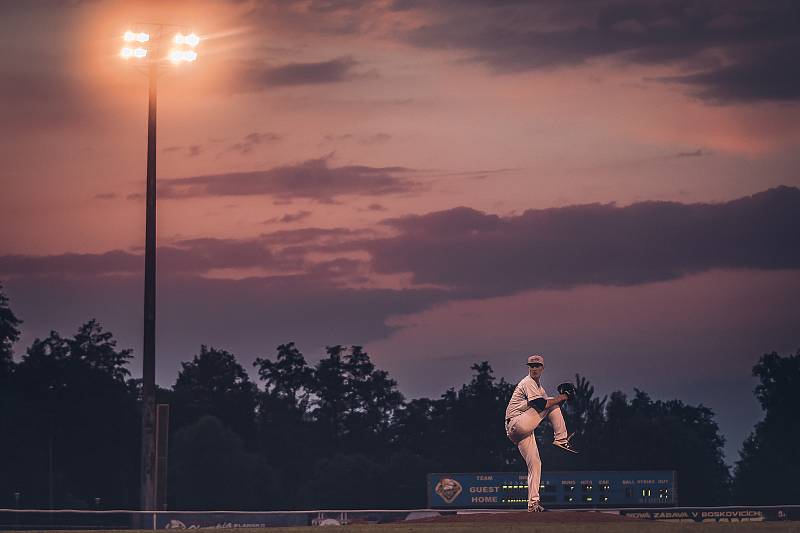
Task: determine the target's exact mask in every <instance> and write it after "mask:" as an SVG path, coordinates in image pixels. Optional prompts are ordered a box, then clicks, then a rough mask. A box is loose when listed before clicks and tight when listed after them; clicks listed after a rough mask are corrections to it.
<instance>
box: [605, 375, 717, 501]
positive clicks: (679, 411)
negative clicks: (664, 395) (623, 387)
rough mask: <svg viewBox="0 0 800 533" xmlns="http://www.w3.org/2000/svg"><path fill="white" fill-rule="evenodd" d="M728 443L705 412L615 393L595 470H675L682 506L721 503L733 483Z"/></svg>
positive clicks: (678, 403)
mask: <svg viewBox="0 0 800 533" xmlns="http://www.w3.org/2000/svg"><path fill="white" fill-rule="evenodd" d="M724 444H725V439H724V438H723V437H722V436H721V435H720V434H719V427H718V426H717V423H716V422H715V421H714V413H713V412H712V411H711V409H709V408H707V407H704V406H702V405H699V406H690V405H686V404H684V403H683V402H681V401H679V400H670V401H666V402H665V401H660V400H659V401H653V400H651V399H650V397H649V396H648V395H647V394H646V393H645V392H643V391H640V390H636V394H635V396H634V397H633V399H632V400H630V401H628V399H627V397H626V396H625V394H623V393H622V392H619V391H617V392H614V393H612V394H611V397H610V398H609V400H608V402H607V404H606V422H605V424H604V425H603V427H602V430H601V432H600V438H599V442H598V449H599V452H598V455H596V456H595V461H596V462H595V463H594V469H597V470H676V471H677V473H678V484H679V487H680V489H679V497H680V503H681V504H683V505H714V504H722V503H726V502H727V500H728V486H729V482H730V475H729V473H728V468H727V466H725V463H724V461H723V452H722V447H723V446H724Z"/></svg>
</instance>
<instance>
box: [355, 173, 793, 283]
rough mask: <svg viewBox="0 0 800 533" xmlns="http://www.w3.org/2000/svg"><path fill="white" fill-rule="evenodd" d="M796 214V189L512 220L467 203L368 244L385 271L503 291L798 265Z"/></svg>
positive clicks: (400, 222) (412, 219) (534, 213)
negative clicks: (707, 201) (705, 201)
mask: <svg viewBox="0 0 800 533" xmlns="http://www.w3.org/2000/svg"><path fill="white" fill-rule="evenodd" d="M799 217H800V190H799V189H797V188H790V187H780V188H777V189H771V190H769V191H766V192H763V193H759V194H756V195H754V196H752V197H747V198H742V199H739V200H735V201H731V202H727V203H724V204H688V205H687V204H678V203H671V202H645V203H638V204H633V205H631V206H628V207H616V206H614V205H613V204H608V205H599V204H593V205H581V206H571V207H564V208H557V209H545V210H529V211H526V212H524V213H523V214H521V215H519V216H512V217H507V218H501V217H498V216H496V215H487V214H484V213H481V212H479V211H475V210H473V209H469V208H466V207H462V208H456V209H452V210H449V211H441V212H437V213H432V214H429V215H423V216H408V217H403V218H398V219H391V220H388V221H386V224H388V225H390V226H391V227H393V228H395V229H396V230H397V231H398V232H399V234H398V235H396V236H394V237H391V238H386V239H374V240H371V241H369V242H366V243H365V244H364V246H365V247H366V248H367V249H368V250H369V251H370V253H371V255H372V268H373V269H374V270H375V271H376V272H378V273H383V274H396V273H410V274H411V275H412V279H413V283H415V284H424V285H434V286H439V287H443V288H449V289H455V290H458V291H463V292H465V293H468V294H472V295H475V296H498V295H504V294H510V293H514V292H519V291H523V290H530V289H542V288H569V287H574V286H577V285H585V284H601V285H633V284H638V283H647V282H653V281H659V280H668V279H675V278H679V277H682V276H685V275H688V274H691V273H696V272H702V271H707V270H712V269H740V268H752V269H796V268H800V225H798V224H797V223H796V221H797V220H798V218H799Z"/></svg>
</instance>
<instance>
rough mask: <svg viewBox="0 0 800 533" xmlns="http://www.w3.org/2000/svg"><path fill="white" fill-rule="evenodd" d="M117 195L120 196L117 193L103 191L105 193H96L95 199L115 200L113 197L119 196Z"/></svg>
mask: <svg viewBox="0 0 800 533" xmlns="http://www.w3.org/2000/svg"><path fill="white" fill-rule="evenodd" d="M117 196H118V195H117V193H113V192H103V193H100V194H95V195H94V199H95V200H113V199H115V198H117Z"/></svg>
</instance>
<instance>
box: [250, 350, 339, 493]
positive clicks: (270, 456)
mask: <svg viewBox="0 0 800 533" xmlns="http://www.w3.org/2000/svg"><path fill="white" fill-rule="evenodd" d="M254 366H255V367H257V368H258V375H259V378H260V379H261V381H263V382H264V383H265V390H264V391H263V392H260V393H259V394H258V415H257V424H258V450H259V452H260V453H261V454H262V455H263V457H265V458H266V460H267V461H268V462H269V463H270V465H271V466H272V467H273V468H274V469H275V471H276V473H277V475H278V477H279V480H280V483H281V485H282V487H283V494H284V495H285V496H286V500H285V501H286V503H287V505H289V506H290V507H294V506H296V505H298V497H297V492H298V490H299V488H300V487H299V482H300V480H307V479H309V478H310V477H311V475H312V473H313V469H314V465H315V464H316V462H317V461H318V460H319V458H320V457H321V456H327V455H328V453H330V450H328V449H327V448H326V447H325V446H323V445H321V442H320V441H321V439H319V438H318V433H319V431H318V430H317V428H316V427H315V425H314V424H313V422H312V417H311V414H310V413H309V412H308V408H309V405H310V401H311V389H312V388H313V379H314V373H313V370H312V369H311V368H310V367H309V366H308V365H307V364H306V360H305V357H304V356H303V354H302V353H301V352H300V350H299V349H298V348H297V347H296V346H295V344H294V343H293V342H290V343H288V344H281V345H280V346H278V354H277V357H276V360H275V361H272V360H270V359H268V358H258V359H256V361H255V364H254Z"/></svg>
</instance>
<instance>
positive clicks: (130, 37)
mask: <svg viewBox="0 0 800 533" xmlns="http://www.w3.org/2000/svg"><path fill="white" fill-rule="evenodd" d="M122 38H123V39H124V40H125V42H128V43H131V42H133V41H136V42H138V43H146V42H147V41H149V40H150V34H149V33H146V32H143V31H140V32H138V33H137V32H135V31H131V30H128V31H126V32H125V34H124V35H123V36H122Z"/></svg>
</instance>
